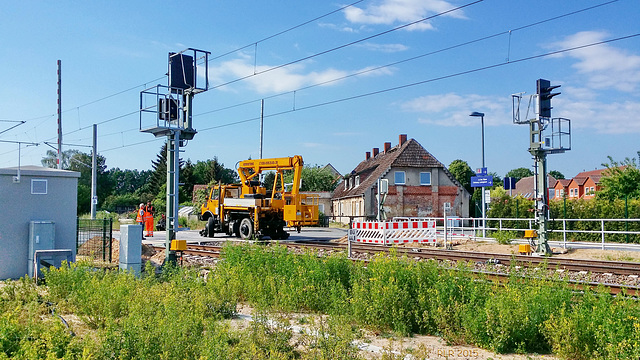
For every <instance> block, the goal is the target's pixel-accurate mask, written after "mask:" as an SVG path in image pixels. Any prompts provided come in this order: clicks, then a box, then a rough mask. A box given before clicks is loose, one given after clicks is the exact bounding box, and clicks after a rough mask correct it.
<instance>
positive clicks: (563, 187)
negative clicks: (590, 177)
mask: <svg viewBox="0 0 640 360" xmlns="http://www.w3.org/2000/svg"><path fill="white" fill-rule="evenodd" d="M570 182H571V179H558V180H556V183H555V185H553V193H554V195H553V199H554V200H560V199H563V198H564V196H565V194H568V193H569V183H570Z"/></svg>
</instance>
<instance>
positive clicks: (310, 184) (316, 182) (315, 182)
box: [271, 165, 336, 191]
mask: <svg viewBox="0 0 640 360" xmlns="http://www.w3.org/2000/svg"><path fill="white" fill-rule="evenodd" d="M301 179H302V186H301V187H300V191H333V190H334V189H335V187H336V183H335V181H334V177H333V174H332V173H331V171H329V170H328V169H323V168H321V167H320V166H318V165H313V166H310V165H305V166H304V167H303V168H302V175H301ZM292 181H293V171H287V172H286V173H285V175H284V182H285V183H290V182H292ZM271 184H272V186H273V182H272V183H271Z"/></svg>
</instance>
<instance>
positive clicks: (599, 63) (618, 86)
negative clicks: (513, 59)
mask: <svg viewBox="0 0 640 360" xmlns="http://www.w3.org/2000/svg"><path fill="white" fill-rule="evenodd" d="M606 38H608V34H607V33H606V32H599V31H583V32H579V33H576V34H574V35H570V36H567V37H566V38H565V39H564V40H562V41H559V42H556V43H554V44H552V47H553V48H557V49H564V48H572V47H578V46H581V45H586V44H590V43H595V42H598V41H602V40H605V39H606ZM557 56H558V57H571V58H574V59H577V60H578V62H577V63H575V64H574V65H573V68H575V69H576V70H577V71H578V73H580V74H584V75H586V76H587V77H588V79H587V85H588V86H589V87H591V88H593V89H615V90H618V91H624V92H634V91H636V89H637V88H638V85H639V84H640V55H634V54H629V53H628V52H626V51H624V50H621V49H618V48H615V47H613V46H611V45H609V44H602V45H596V46H589V47H586V48H582V49H577V50H573V51H569V52H566V53H562V54H559V55H557Z"/></svg>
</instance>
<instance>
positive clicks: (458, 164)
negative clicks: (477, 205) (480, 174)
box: [449, 159, 476, 194]
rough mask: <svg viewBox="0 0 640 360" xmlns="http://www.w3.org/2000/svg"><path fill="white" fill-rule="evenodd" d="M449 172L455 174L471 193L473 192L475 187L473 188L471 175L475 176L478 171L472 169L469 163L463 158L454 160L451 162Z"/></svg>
mask: <svg viewBox="0 0 640 360" xmlns="http://www.w3.org/2000/svg"><path fill="white" fill-rule="evenodd" d="M449 172H450V173H451V175H453V177H454V178H456V180H458V182H460V184H462V186H464V188H465V189H467V191H468V192H469V193H470V194H471V193H473V189H472V188H471V177H472V176H475V175H476V173H475V172H474V171H473V170H471V167H470V166H469V164H467V162H466V161H463V160H459V159H458V160H453V161H452V162H451V164H449Z"/></svg>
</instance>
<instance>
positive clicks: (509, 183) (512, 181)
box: [503, 177, 517, 190]
mask: <svg viewBox="0 0 640 360" xmlns="http://www.w3.org/2000/svg"><path fill="white" fill-rule="evenodd" d="M516 182H517V178H514V177H506V178H504V181H503V184H504V189H505V190H510V189H513V190H515V189H516Z"/></svg>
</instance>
